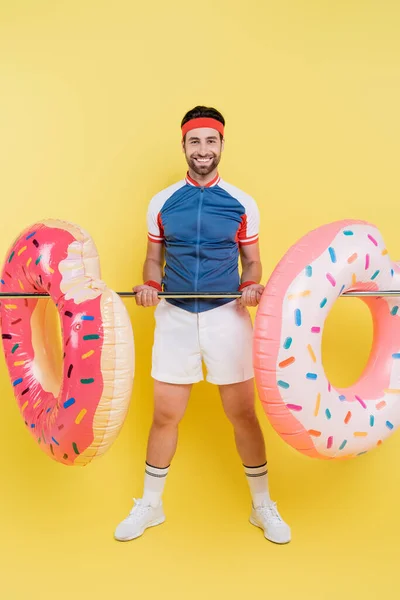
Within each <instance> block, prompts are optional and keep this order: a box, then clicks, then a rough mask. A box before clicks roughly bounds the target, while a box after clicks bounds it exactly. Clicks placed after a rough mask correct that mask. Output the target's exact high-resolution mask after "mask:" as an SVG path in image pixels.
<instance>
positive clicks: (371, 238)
mask: <svg viewBox="0 0 400 600" xmlns="http://www.w3.org/2000/svg"><path fill="white" fill-rule="evenodd" d="M368 239H369V240H371V242H372V243H373V244H374V245H375V246H377V245H378V242H377V241H376V239H375V238H373V237H372V235H370V234H368Z"/></svg>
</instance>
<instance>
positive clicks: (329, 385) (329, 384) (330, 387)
mask: <svg viewBox="0 0 400 600" xmlns="http://www.w3.org/2000/svg"><path fill="white" fill-rule="evenodd" d="M331 389H332V386H331V382H330V381H328V392H330V391H331Z"/></svg>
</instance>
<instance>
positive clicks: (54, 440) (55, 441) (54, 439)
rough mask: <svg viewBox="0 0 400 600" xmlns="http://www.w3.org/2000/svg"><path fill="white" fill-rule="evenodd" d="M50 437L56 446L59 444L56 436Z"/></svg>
mask: <svg viewBox="0 0 400 600" xmlns="http://www.w3.org/2000/svg"><path fill="white" fill-rule="evenodd" d="M51 439H52V440H53V442H54V443H55V444H57V446H59V445H60V444H59V442H57V440H56V438H53V437H52V438H51Z"/></svg>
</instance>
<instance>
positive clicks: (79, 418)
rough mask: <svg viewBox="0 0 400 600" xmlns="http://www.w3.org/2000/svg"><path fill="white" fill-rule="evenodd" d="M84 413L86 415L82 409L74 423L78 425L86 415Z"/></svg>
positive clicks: (85, 411) (84, 409)
mask: <svg viewBox="0 0 400 600" xmlns="http://www.w3.org/2000/svg"><path fill="white" fill-rule="evenodd" d="M86 413H87V410H86V408H82V410H81V412H80V413H79V415H78V416H77V417H76V419H75V423H76V424H77V425H79V423H80V422H81V421H82V419H83V417H84V416H85V415H86Z"/></svg>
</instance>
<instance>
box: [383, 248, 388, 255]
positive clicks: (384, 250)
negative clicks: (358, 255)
mask: <svg viewBox="0 0 400 600" xmlns="http://www.w3.org/2000/svg"><path fill="white" fill-rule="evenodd" d="M386 254H388V251H387V250H386V248H384V249H383V250H382V256H386Z"/></svg>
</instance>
